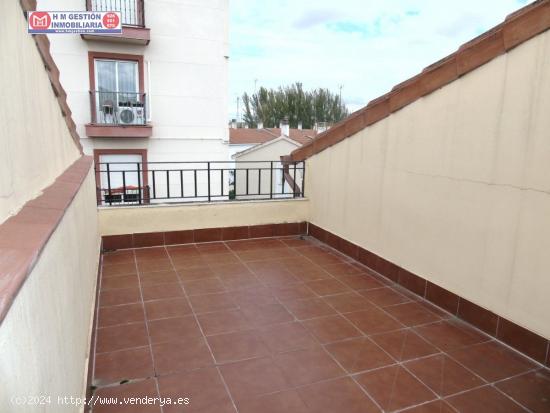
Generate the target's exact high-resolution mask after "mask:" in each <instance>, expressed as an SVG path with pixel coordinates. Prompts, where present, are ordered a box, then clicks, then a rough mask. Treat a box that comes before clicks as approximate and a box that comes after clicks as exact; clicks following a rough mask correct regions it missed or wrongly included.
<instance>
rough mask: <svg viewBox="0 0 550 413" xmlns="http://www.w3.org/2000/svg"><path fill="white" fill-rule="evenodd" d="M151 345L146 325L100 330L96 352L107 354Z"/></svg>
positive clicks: (127, 325)
mask: <svg viewBox="0 0 550 413" xmlns="http://www.w3.org/2000/svg"><path fill="white" fill-rule="evenodd" d="M147 345H149V341H148V339H147V329H146V328H145V323H136V324H124V325H120V326H114V327H104V328H98V330H97V342H96V352H97V353H106V352H110V351H116V350H123V349H127V348H134V347H142V346H147Z"/></svg>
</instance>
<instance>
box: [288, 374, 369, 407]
mask: <svg viewBox="0 0 550 413" xmlns="http://www.w3.org/2000/svg"><path fill="white" fill-rule="evenodd" d="M297 391H298V394H299V395H300V398H301V399H302V400H303V401H304V403H305V404H306V405H307V406H308V408H309V409H310V411H311V412H315V413H334V412H345V413H375V412H380V409H378V407H376V405H375V404H374V403H373V402H372V401H371V400H370V399H369V398H368V397H367V395H365V393H364V392H363V391H362V390H361V388H360V387H359V386H358V385H357V384H356V383H355V382H354V381H353V380H352V379H350V378H348V377H345V378H341V379H336V380H330V381H325V382H321V383H316V384H312V385H310V386H306V387H301V388H299V389H298V390H297Z"/></svg>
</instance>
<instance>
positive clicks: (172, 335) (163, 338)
mask: <svg viewBox="0 0 550 413" xmlns="http://www.w3.org/2000/svg"><path fill="white" fill-rule="evenodd" d="M148 326H149V335H150V337H151V343H164V342H169V341H181V340H186V339H191V338H196V337H201V331H200V329H199V326H198V324H197V322H196V321H195V317H194V316H192V315H189V316H185V317H179V318H166V319H163V320H156V321H149V323H148Z"/></svg>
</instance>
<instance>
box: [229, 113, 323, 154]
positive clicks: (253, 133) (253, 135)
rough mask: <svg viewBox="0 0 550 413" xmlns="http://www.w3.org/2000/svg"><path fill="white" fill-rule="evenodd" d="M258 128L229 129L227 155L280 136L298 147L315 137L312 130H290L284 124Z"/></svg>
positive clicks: (314, 132) (315, 133) (315, 134)
mask: <svg viewBox="0 0 550 413" xmlns="http://www.w3.org/2000/svg"><path fill="white" fill-rule="evenodd" d="M259 126H260V127H259V128H257V129H249V128H229V153H230V155H231V156H233V155H235V154H236V153H237V152H242V151H245V150H247V149H250V148H252V147H253V146H256V145H260V144H263V143H265V142H269V141H272V140H274V139H277V138H279V137H281V136H286V137H288V138H290V139H291V140H292V141H295V142H296V143H298V145H300V146H301V145H304V144H306V143H308V142H310V141H312V140H313V139H314V138H315V136H317V131H316V130H314V129H291V128H290V127H289V125H288V124H285V123H284V122H281V125H280V127H279V128H264V127H262V125H259ZM288 153H289V152H286V153H281V154H280V155H287V154H288ZM280 155H279V156H280ZM279 156H276V157H272V158H270V159H269V160H273V159H279Z"/></svg>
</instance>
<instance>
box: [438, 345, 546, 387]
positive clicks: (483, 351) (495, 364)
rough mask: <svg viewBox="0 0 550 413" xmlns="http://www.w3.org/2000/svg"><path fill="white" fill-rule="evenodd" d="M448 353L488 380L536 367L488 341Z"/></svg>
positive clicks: (495, 379) (527, 360) (512, 352)
mask: <svg viewBox="0 0 550 413" xmlns="http://www.w3.org/2000/svg"><path fill="white" fill-rule="evenodd" d="M449 355H450V356H451V357H453V358H454V359H456V360H457V361H458V362H459V363H462V364H463V365H464V366H466V367H468V368H469V369H471V370H472V371H474V372H475V373H477V374H479V375H480V376H481V377H483V378H484V379H485V380H487V381H489V382H493V381H497V380H502V379H505V378H507V377H510V376H514V375H516V374H520V373H523V372H526V371H527V370H530V369H533V368H534V367H536V364H535V363H533V362H531V361H530V360H529V359H527V358H526V357H524V356H522V355H520V354H519V353H516V352H515V351H512V350H509V349H507V348H506V347H504V346H503V345H502V344H500V343H498V342H495V341H490V342H488V343H482V344H476V345H473V346H470V347H466V348H462V349H459V350H453V351H450V352H449Z"/></svg>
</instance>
